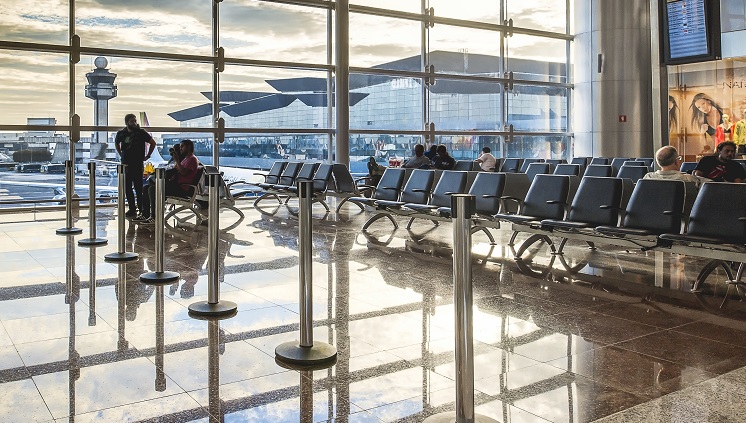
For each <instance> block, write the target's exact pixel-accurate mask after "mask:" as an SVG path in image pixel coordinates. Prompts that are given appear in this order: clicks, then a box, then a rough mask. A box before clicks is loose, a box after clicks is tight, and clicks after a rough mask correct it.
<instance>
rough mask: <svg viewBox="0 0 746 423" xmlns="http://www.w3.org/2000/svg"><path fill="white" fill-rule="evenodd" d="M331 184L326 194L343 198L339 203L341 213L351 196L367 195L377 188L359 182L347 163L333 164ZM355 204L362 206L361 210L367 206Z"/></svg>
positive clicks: (338, 207)
mask: <svg viewBox="0 0 746 423" xmlns="http://www.w3.org/2000/svg"><path fill="white" fill-rule="evenodd" d="M329 185H330V187H329V189H327V192H326V195H327V196H330V197H336V198H340V199H341V201H340V202H339V203H337V209H336V212H337V213H339V210H340V209H341V208H342V206H343V205H344V204H345V203H346V202H347V201H349V199H350V198H353V197H367V196H368V195H369V194H370V193H371V192H373V190H374V189H375V188H376V187H374V186H370V185H364V184H358V181H356V180H355V178H353V177H352V174H351V173H350V169H349V168H347V165H344V164H342V163H335V164H333V165H332V179H331V180H330V181H329ZM354 204H355V205H356V206H358V207H360V210H365V206H363V205H362V204H358V203H354Z"/></svg>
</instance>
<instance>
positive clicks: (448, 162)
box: [433, 144, 456, 170]
mask: <svg viewBox="0 0 746 423" xmlns="http://www.w3.org/2000/svg"><path fill="white" fill-rule="evenodd" d="M455 165H456V160H454V159H453V157H451V156H450V155H449V154H448V150H447V149H446V146H445V145H442V144H441V145H439V146H438V155H437V156H436V157H435V162H434V163H433V168H435V169H440V170H451V169H453V166H455Z"/></svg>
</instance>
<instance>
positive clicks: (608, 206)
mask: <svg viewBox="0 0 746 423" xmlns="http://www.w3.org/2000/svg"><path fill="white" fill-rule="evenodd" d="M598 207H599V208H600V209H602V210H623V209H622V208H620V207H616V206H612V205H609V204H603V205H601V206H598Z"/></svg>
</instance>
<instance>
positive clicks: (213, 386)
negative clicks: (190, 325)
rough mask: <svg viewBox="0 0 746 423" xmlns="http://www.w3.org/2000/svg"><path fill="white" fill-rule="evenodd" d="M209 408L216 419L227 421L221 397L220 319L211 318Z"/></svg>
mask: <svg viewBox="0 0 746 423" xmlns="http://www.w3.org/2000/svg"><path fill="white" fill-rule="evenodd" d="M207 328H208V329H207V354H208V355H207V366H208V367H207V383H208V385H207V396H208V403H207V407H208V408H207V410H208V412H209V413H210V416H212V417H213V419H214V420H210V421H211V422H224V421H225V407H224V406H223V401H222V400H221V399H220V321H219V320H218V319H210V320H209V322H208V327H207Z"/></svg>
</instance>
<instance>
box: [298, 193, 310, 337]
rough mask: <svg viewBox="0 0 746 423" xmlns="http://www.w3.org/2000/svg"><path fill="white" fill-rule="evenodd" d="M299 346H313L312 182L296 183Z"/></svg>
mask: <svg viewBox="0 0 746 423" xmlns="http://www.w3.org/2000/svg"><path fill="white" fill-rule="evenodd" d="M298 195H299V198H298V207H299V211H298V214H299V215H298V253H299V255H300V261H299V263H298V264H299V268H298V277H299V280H300V291H299V293H298V294H299V298H300V346H301V347H306V348H310V347H313V220H312V216H311V212H312V210H313V182H310V181H303V182H299V183H298Z"/></svg>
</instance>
